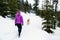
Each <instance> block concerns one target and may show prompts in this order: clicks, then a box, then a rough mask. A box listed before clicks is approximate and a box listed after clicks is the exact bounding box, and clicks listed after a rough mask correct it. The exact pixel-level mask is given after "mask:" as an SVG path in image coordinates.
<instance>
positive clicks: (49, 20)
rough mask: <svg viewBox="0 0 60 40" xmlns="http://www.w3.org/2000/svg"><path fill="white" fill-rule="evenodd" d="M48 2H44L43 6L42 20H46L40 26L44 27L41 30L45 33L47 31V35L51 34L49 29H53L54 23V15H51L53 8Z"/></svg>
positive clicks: (47, 0)
mask: <svg viewBox="0 0 60 40" xmlns="http://www.w3.org/2000/svg"><path fill="white" fill-rule="evenodd" d="M49 3H50V1H49V0H46V4H45V5H44V6H45V9H46V10H45V11H44V12H43V15H44V16H43V15H42V16H43V18H44V20H46V21H45V22H43V23H42V24H43V25H44V26H43V28H42V29H44V30H45V31H47V32H48V33H53V31H52V30H51V29H53V23H54V22H53V21H54V18H53V16H54V14H53V6H52V5H50V4H49Z"/></svg>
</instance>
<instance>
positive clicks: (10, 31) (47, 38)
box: [0, 12, 60, 40]
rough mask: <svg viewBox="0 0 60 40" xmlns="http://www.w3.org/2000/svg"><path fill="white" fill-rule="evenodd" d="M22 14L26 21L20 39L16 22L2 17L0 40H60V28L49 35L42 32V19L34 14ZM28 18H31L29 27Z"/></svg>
mask: <svg viewBox="0 0 60 40" xmlns="http://www.w3.org/2000/svg"><path fill="white" fill-rule="evenodd" d="M21 13H22V16H23V19H24V25H23V26H22V32H21V36H20V37H18V31H17V27H16V26H15V24H14V20H12V19H10V18H7V17H6V18H2V17H1V16H0V40H60V28H57V29H56V30H55V33H54V34H48V33H47V32H45V31H43V30H42V26H43V25H42V22H43V21H42V20H43V19H42V18H40V17H39V16H36V15H35V14H32V13H30V14H28V13H26V14H24V12H21ZM28 18H30V24H29V25H27V19H28Z"/></svg>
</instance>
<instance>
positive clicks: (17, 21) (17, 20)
mask: <svg viewBox="0 0 60 40" xmlns="http://www.w3.org/2000/svg"><path fill="white" fill-rule="evenodd" d="M15 25H16V26H17V28H18V36H19V37H20V34H21V30H22V25H23V17H22V15H21V12H20V10H18V11H17V13H16V15H15Z"/></svg>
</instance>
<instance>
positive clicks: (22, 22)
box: [21, 16, 24, 25]
mask: <svg viewBox="0 0 60 40" xmlns="http://www.w3.org/2000/svg"><path fill="white" fill-rule="evenodd" d="M21 24H22V25H23V24H24V21H23V17H22V16H21Z"/></svg>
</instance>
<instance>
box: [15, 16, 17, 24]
mask: <svg viewBox="0 0 60 40" xmlns="http://www.w3.org/2000/svg"><path fill="white" fill-rule="evenodd" d="M16 22H17V18H16V16H15V25H16Z"/></svg>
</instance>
